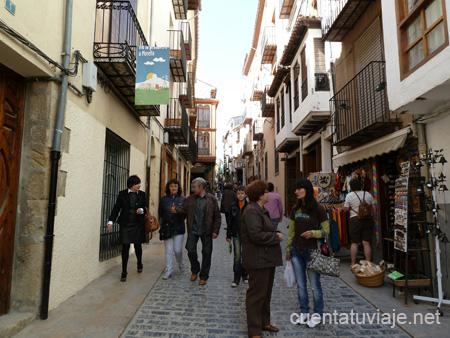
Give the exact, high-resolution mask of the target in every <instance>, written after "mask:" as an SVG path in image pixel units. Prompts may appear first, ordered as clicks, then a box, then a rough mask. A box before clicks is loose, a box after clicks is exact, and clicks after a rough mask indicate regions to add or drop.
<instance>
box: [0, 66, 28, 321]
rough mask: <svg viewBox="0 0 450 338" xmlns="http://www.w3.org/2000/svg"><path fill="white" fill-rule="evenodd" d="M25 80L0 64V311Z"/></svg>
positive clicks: (8, 268) (5, 297)
mask: <svg viewBox="0 0 450 338" xmlns="http://www.w3.org/2000/svg"><path fill="white" fill-rule="evenodd" d="M24 98H25V82H24V81H23V78H21V77H20V76H19V75H17V74H16V73H14V72H12V71H11V70H9V69H8V68H6V67H4V66H3V65H1V64H0V315H3V314H5V313H7V312H8V311H9V307H10V296H11V275H12V263H13V252H14V230H15V222H16V210H17V194H18V190H19V189H18V188H19V168H20V150H21V148H22V126H23V105H24Z"/></svg>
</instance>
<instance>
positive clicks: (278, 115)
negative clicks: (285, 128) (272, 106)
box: [276, 98, 281, 134]
mask: <svg viewBox="0 0 450 338" xmlns="http://www.w3.org/2000/svg"><path fill="white" fill-rule="evenodd" d="M280 109H281V104H280V98H278V99H277V109H276V114H277V121H276V122H277V134H278V133H279V132H280Z"/></svg>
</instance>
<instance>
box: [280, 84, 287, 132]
mask: <svg viewBox="0 0 450 338" xmlns="http://www.w3.org/2000/svg"><path fill="white" fill-rule="evenodd" d="M284 101H285V100H284V91H281V129H283V128H284V122H285V117H284V105H285V103H286V102H284Z"/></svg>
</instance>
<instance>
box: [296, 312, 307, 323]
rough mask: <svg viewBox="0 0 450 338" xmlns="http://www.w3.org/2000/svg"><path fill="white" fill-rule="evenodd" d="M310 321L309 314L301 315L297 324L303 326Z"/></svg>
mask: <svg viewBox="0 0 450 338" xmlns="http://www.w3.org/2000/svg"><path fill="white" fill-rule="evenodd" d="M308 319H309V313H300V316H299V317H298V318H297V320H296V321H295V323H296V324H300V325H303V324H306V323H307V322H308Z"/></svg>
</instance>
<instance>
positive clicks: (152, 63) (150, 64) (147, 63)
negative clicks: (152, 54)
mask: <svg viewBox="0 0 450 338" xmlns="http://www.w3.org/2000/svg"><path fill="white" fill-rule="evenodd" d="M154 64H155V63H154V62H150V61H147V62H146V63H144V65H147V66H153V65H154Z"/></svg>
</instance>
